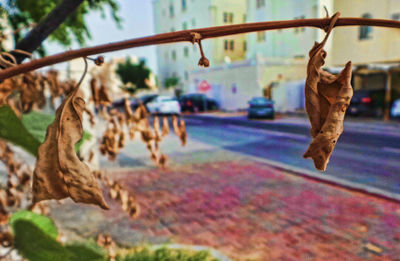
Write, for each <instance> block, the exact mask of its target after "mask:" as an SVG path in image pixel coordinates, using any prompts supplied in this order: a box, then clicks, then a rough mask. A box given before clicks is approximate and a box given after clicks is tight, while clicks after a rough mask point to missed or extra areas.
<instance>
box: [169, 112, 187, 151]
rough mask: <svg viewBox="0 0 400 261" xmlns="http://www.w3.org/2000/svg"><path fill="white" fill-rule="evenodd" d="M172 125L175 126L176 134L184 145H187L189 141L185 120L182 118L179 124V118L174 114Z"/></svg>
mask: <svg viewBox="0 0 400 261" xmlns="http://www.w3.org/2000/svg"><path fill="white" fill-rule="evenodd" d="M172 126H173V128H174V132H175V134H176V135H177V136H178V137H179V139H180V140H181V143H182V146H185V145H186V141H187V134H186V127H185V121H184V120H182V119H181V120H180V121H179V124H178V118H177V117H176V116H175V115H174V116H173V117H172Z"/></svg>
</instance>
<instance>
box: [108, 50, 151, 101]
mask: <svg viewBox="0 0 400 261" xmlns="http://www.w3.org/2000/svg"><path fill="white" fill-rule="evenodd" d="M115 72H116V73H117V74H118V76H119V77H120V79H121V81H122V83H123V84H124V86H123V89H125V90H126V91H128V92H130V93H132V94H134V93H135V92H136V91H137V90H139V89H148V88H150V86H149V85H148V84H147V81H148V80H149V78H150V73H151V70H150V69H149V68H147V66H146V62H145V61H144V60H140V61H139V63H137V64H135V63H133V62H132V60H131V58H129V57H127V58H126V60H125V62H123V63H120V64H118V67H117V70H116V71H115Z"/></svg>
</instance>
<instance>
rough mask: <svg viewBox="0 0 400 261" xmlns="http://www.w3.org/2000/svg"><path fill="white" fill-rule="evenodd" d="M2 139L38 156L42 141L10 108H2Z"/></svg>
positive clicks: (0, 112) (0, 116)
mask: <svg viewBox="0 0 400 261" xmlns="http://www.w3.org/2000/svg"><path fill="white" fill-rule="evenodd" d="M0 138H2V139H4V140H7V141H10V142H12V143H14V144H15V145H18V146H20V147H22V148H24V149H25V150H27V151H28V152H30V153H31V154H33V155H35V156H36V153H37V150H38V148H39V145H40V141H39V140H38V139H36V138H35V137H34V136H33V135H32V134H31V133H30V132H29V131H28V130H27V129H26V127H25V126H24V125H23V124H22V122H21V120H20V119H19V118H18V117H17V115H16V114H15V112H14V111H13V110H12V109H11V108H10V106H8V105H5V106H1V107H0Z"/></svg>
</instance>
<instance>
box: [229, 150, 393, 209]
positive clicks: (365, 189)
mask: <svg viewBox="0 0 400 261" xmlns="http://www.w3.org/2000/svg"><path fill="white" fill-rule="evenodd" d="M231 153H232V152H231ZM235 153H236V152H235ZM249 157H251V158H252V159H253V160H254V161H258V162H260V163H265V164H268V165H270V166H271V167H273V168H275V169H278V170H283V171H286V172H288V173H289V174H291V175H294V176H298V177H302V178H306V179H310V180H314V181H318V182H321V183H324V184H328V185H331V186H335V187H340V188H344V189H347V190H350V191H354V192H360V193H363V194H367V195H370V196H374V197H378V198H382V199H385V200H389V201H393V202H396V203H400V194H396V193H392V192H388V191H384V190H382V189H379V188H374V187H371V186H367V185H362V184H358V183H355V182H352V181H347V180H342V179H339V178H336V177H333V176H330V175H325V174H321V173H318V172H315V171H310V170H307V169H302V168H297V167H294V166H290V165H288V164H285V163H281V162H277V161H273V160H269V159H264V158H260V157H255V156H249Z"/></svg>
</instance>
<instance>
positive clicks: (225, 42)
mask: <svg viewBox="0 0 400 261" xmlns="http://www.w3.org/2000/svg"><path fill="white" fill-rule="evenodd" d="M228 44H229V43H228V40H225V41H224V49H225V50H226V51H227V50H228Z"/></svg>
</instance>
